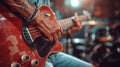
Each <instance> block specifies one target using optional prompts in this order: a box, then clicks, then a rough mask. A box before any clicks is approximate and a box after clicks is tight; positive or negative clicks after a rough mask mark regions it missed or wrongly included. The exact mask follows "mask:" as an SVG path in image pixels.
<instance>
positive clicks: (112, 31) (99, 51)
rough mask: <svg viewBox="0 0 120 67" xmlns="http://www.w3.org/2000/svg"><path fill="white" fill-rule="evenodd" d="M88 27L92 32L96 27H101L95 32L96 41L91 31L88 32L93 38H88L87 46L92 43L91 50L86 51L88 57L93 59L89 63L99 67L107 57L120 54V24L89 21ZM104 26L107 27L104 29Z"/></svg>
mask: <svg viewBox="0 0 120 67" xmlns="http://www.w3.org/2000/svg"><path fill="white" fill-rule="evenodd" d="M86 26H88V27H89V29H91V30H92V29H93V28H94V26H99V27H101V28H99V29H98V30H97V31H96V32H95V34H94V39H92V34H90V32H89V30H88V31H87V32H86V33H87V34H88V35H89V34H90V35H89V36H91V38H89V36H86V39H85V40H87V43H86V44H87V45H90V44H91V42H92V46H91V47H90V48H91V49H90V50H86V53H87V54H86V55H87V56H86V57H88V58H91V59H89V61H92V63H93V64H95V65H96V66H98V65H99V64H100V63H101V62H103V60H104V59H105V58H106V57H107V56H109V55H111V54H115V53H119V52H120V24H112V25H111V24H109V23H104V22H96V21H89V22H88V23H87V24H86ZM102 26H105V28H102ZM92 40H93V41H92ZM86 48H87V47H86Z"/></svg>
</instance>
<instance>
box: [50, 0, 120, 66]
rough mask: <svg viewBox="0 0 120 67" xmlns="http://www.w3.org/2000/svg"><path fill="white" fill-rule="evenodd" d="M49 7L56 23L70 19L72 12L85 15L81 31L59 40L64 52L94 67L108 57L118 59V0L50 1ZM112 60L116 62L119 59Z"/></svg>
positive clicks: (119, 21) (119, 27) (119, 45)
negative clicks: (53, 13)
mask: <svg viewBox="0 0 120 67" xmlns="http://www.w3.org/2000/svg"><path fill="white" fill-rule="evenodd" d="M51 8H52V9H53V11H54V12H55V14H56V17H57V19H58V20H61V19H65V18H69V17H72V16H74V13H75V12H77V13H78V14H79V15H87V16H88V18H87V19H85V20H83V22H82V23H83V28H82V30H80V31H78V32H77V33H75V34H74V35H72V36H69V35H67V36H62V37H61V39H60V41H61V42H62V44H63V46H64V52H65V53H67V54H70V55H73V56H75V57H77V58H80V59H83V60H85V61H87V62H91V63H93V64H94V65H96V66H99V65H100V64H101V63H102V62H103V61H105V60H106V58H108V57H111V56H113V55H115V56H118V54H119V52H120V0H51ZM116 58H117V59H120V56H118V57H115V59H116ZM113 59H114V58H113ZM112 61H113V60H112ZM114 61H115V60H114Z"/></svg>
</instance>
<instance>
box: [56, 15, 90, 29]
mask: <svg viewBox="0 0 120 67" xmlns="http://www.w3.org/2000/svg"><path fill="white" fill-rule="evenodd" d="M79 18H80V19H81V20H87V19H88V16H87V15H81V16H79ZM73 19H74V17H71V18H67V19H63V20H58V23H59V24H60V25H61V26H62V29H63V30H67V29H69V28H70V27H71V26H73V25H74V20H73Z"/></svg>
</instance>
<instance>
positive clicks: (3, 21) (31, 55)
mask: <svg viewBox="0 0 120 67" xmlns="http://www.w3.org/2000/svg"><path fill="white" fill-rule="evenodd" d="M0 7H1V8H0V67H44V65H45V63H46V60H47V58H48V56H49V54H50V53H54V52H60V51H62V45H61V44H60V42H59V41H56V42H55V45H53V46H52V47H51V48H50V50H49V52H48V51H47V52H48V53H46V54H44V55H41V54H40V53H39V52H40V51H39V48H38V49H36V48H33V49H32V48H31V47H30V46H29V44H28V42H26V41H25V39H24V35H22V34H23V31H22V29H23V25H22V21H21V20H20V19H19V18H18V17H16V16H14V15H13V14H12V13H11V12H10V11H9V10H8V9H7V8H5V7H4V6H3V5H1V4H0ZM40 10H41V11H43V12H44V11H48V12H50V13H51V14H52V15H51V16H50V19H51V20H55V16H54V14H53V11H52V10H51V9H50V8H49V7H47V6H41V7H40ZM30 25H32V24H30ZM30 25H29V27H33V26H30ZM36 36H37V35H36V34H34V35H32V37H33V41H35V39H37V38H35V37H36ZM35 42H39V39H38V40H37V41H35ZM35 44H37V46H38V47H39V45H43V46H44V43H42V44H41V41H40V42H39V43H35ZM47 44H48V43H47ZM30 45H34V44H30ZM48 45H51V44H48ZM44 50H45V49H44ZM46 50H47V48H46ZM41 56H42V57H41Z"/></svg>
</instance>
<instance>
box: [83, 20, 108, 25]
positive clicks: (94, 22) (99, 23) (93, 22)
mask: <svg viewBox="0 0 120 67" xmlns="http://www.w3.org/2000/svg"><path fill="white" fill-rule="evenodd" d="M85 25H86V26H108V25H109V24H108V23H104V22H96V21H88V22H87V23H86V24H85Z"/></svg>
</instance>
